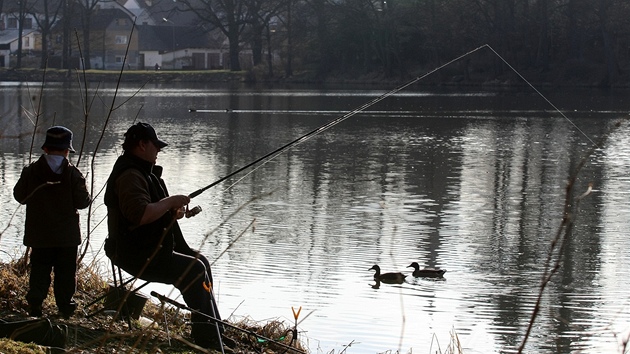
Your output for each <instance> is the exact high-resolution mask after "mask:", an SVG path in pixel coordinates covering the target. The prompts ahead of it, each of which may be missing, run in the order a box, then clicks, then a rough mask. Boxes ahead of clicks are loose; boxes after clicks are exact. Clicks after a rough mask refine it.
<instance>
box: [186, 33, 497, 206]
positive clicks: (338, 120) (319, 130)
mask: <svg viewBox="0 0 630 354" xmlns="http://www.w3.org/2000/svg"><path fill="white" fill-rule="evenodd" d="M486 46H487V45H483V46H481V47H477V48H475V49H473V50H471V51H469V52H467V53H466V54H463V55H460V56H458V57H457V58H455V59H452V60H450V61H448V62H447V63H445V64H442V65H440V66H438V67H437V68H435V69H433V70H431V71H429V72H427V73H425V74H424V75H421V76H418V77H416V78H414V79H412V80H410V81H409V82H407V83H404V84H402V85H400V86H398V87H396V88H394V89H393V90H390V91H388V92H386V93H384V94H382V95H380V96H378V97H376V98H374V99H372V100H371V101H368V102H367V103H364V104H363V105H361V106H359V107H357V108H355V109H353V110H352V111H350V112H348V113H346V114H344V115H342V116H341V117H338V118H336V119H334V120H332V121H330V122H328V123H326V124H324V125H322V126H320V127H318V128H316V129H313V130H312V131H310V132H308V133H306V134H304V135H302V136H300V137H299V138H297V139H295V140H293V141H291V142H289V143H287V144H285V145H283V146H281V147H279V148H277V149H275V150H273V151H271V152H269V153H267V154H266V155H264V156H262V157H260V158H258V159H256V160H254V161H252V162H250V163H248V164H247V165H245V166H243V167H240V168H238V169H237V170H235V171H233V172H230V173H229V174H227V175H225V176H223V177H221V178H219V179H218V180H216V181H214V182H212V183H210V184H209V185H207V186H205V187H202V188H199V189H198V190H196V191H194V192H192V193H190V194H189V195H188V197H189V198H191V199H192V198H194V197H196V196H198V195H199V194H201V193H203V192H205V191H206V190H208V189H210V188H212V187H214V186H216V185H217V184H219V183H221V182H223V181H225V180H226V179H228V178H230V177H232V176H234V175H236V174H238V173H240V172H242V171H244V170H246V169H248V168H250V167H252V166H254V165H256V164H257V163H259V162H261V161H265V160H271V159H272V158H274V157H275V156H277V155H279V154H280V153H282V152H283V151H284V150H286V149H288V148H290V147H292V146H295V145H298V144H300V143H303V142H304V141H306V140H308V139H310V138H312V137H313V136H315V135H317V134H319V133H322V132H324V131H326V130H328V129H330V128H332V127H333V126H335V125H337V124H339V123H341V122H343V121H344V120H346V119H348V118H350V117H352V116H354V115H355V114H357V113H359V112H361V111H364V110H365V109H367V108H369V107H371V106H373V105H375V104H376V103H378V102H380V101H382V100H384V99H385V98H387V97H389V96H392V95H394V94H396V93H398V92H400V91H401V90H403V89H405V88H407V87H409V86H411V85H413V84H415V83H416V82H418V81H420V80H422V79H424V78H426V77H427V76H429V75H431V74H433V73H435V72H437V71H439V70H441V69H442V68H444V67H446V66H448V65H450V64H452V63H454V62H456V61H458V60H460V59H462V58H464V57H466V56H468V55H470V54H472V53H474V52H476V51H478V50H480V49H482V48H485V47H486ZM188 111H189V112H203V111H205V110H203V109H195V108H191V109H189V110H188Z"/></svg>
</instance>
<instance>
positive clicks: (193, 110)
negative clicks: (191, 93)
mask: <svg viewBox="0 0 630 354" xmlns="http://www.w3.org/2000/svg"><path fill="white" fill-rule="evenodd" d="M188 112H197V110H196V109H194V108H188Z"/></svg>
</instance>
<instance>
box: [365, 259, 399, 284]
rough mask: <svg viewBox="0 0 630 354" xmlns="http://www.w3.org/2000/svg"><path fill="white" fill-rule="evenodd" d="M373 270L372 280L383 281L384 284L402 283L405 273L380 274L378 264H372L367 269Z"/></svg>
mask: <svg viewBox="0 0 630 354" xmlns="http://www.w3.org/2000/svg"><path fill="white" fill-rule="evenodd" d="M372 269H373V270H375V271H376V273H374V280H376V282H377V283H378V282H383V283H386V284H402V283H403V282H404V281H405V277H406V275H404V274H403V273H383V274H381V267H379V266H378V265H376V264H375V265H373V266H372V268H370V269H369V270H372Z"/></svg>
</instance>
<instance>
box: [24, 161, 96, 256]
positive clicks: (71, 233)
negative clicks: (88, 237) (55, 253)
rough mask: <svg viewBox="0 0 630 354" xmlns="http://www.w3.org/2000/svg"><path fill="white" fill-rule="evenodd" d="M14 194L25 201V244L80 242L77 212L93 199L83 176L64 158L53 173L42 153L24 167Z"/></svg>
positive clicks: (73, 243)
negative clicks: (61, 166)
mask: <svg viewBox="0 0 630 354" xmlns="http://www.w3.org/2000/svg"><path fill="white" fill-rule="evenodd" d="M13 197H14V198H15V200H17V201H18V202H19V203H20V204H26V225H25V229H24V245H25V246H28V247H39V248H44V247H72V246H78V245H79V244H81V231H80V225H79V213H78V211H77V209H84V208H86V207H87V206H88V205H90V202H91V201H92V199H91V197H90V193H89V192H88V191H87V187H86V184H85V178H84V177H83V175H82V174H81V172H80V171H79V170H78V169H77V168H76V167H75V166H74V165H72V164H71V163H70V162H69V161H68V160H67V159H64V162H63V172H62V173H61V174H56V173H54V172H53V171H52V170H51V169H50V166H48V162H47V161H46V158H45V157H44V156H43V155H42V156H41V157H40V158H39V159H38V160H37V161H35V162H33V163H32V164H30V165H28V166H26V167H24V169H23V170H22V174H21V175H20V179H19V180H18V182H17V184H16V185H15V187H14V188H13Z"/></svg>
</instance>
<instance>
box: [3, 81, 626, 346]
mask: <svg viewBox="0 0 630 354" xmlns="http://www.w3.org/2000/svg"><path fill="white" fill-rule="evenodd" d="M93 86H94V87H91V88H90V91H89V93H88V95H84V94H81V92H80V90H79V89H78V88H76V87H71V88H67V87H63V86H62V85H56V84H50V85H48V86H47V87H46V88H45V89H44V90H40V88H39V87H38V86H37V84H24V83H22V84H11V83H3V84H1V85H0V101H1V102H2V103H3V104H2V112H1V114H2V116H1V125H0V165H1V172H0V177H1V178H2V186H1V190H0V203H1V204H0V205H1V209H2V213H3V215H4V216H3V217H2V218H1V219H0V230H2V238H1V239H0V249H1V250H2V252H1V253H0V255H1V257H2V259H3V260H6V259H10V258H15V257H18V256H19V255H21V253H22V252H23V251H24V248H23V246H21V237H22V232H23V222H24V215H23V214H24V208H23V207H19V205H18V204H17V203H16V202H15V201H14V200H13V198H12V188H13V186H14V184H15V182H16V181H17V178H18V177H19V173H20V171H21V169H22V167H23V166H24V165H25V164H26V163H28V161H29V160H30V159H31V158H29V156H30V154H29V151H30V148H31V143H32V140H31V139H32V131H33V124H32V122H33V121H35V120H36V119H38V121H39V126H40V128H39V129H38V131H37V134H36V136H35V139H34V147H33V154H32V156H33V157H32V159H36V158H37V156H38V155H39V154H40V153H41V150H40V146H41V143H42V142H43V135H44V132H45V129H46V128H47V127H48V126H50V125H52V124H63V125H66V126H68V127H70V128H71V129H72V130H73V131H74V132H75V139H74V147H75V148H76V149H77V150H79V149H81V148H82V147H83V152H84V153H83V154H75V155H73V156H72V157H71V159H72V161H73V162H74V163H78V164H79V167H80V168H81V169H82V170H83V172H84V173H85V174H86V175H87V176H88V180H89V181H90V183H91V185H92V186H93V191H94V195H96V200H95V202H94V204H93V207H92V209H91V210H90V211H89V213H90V218H88V211H84V212H82V223H83V225H82V227H83V230H84V231H85V234H86V237H85V238H87V230H90V236H89V240H90V242H89V245H88V247H87V255H86V262H92V261H94V262H96V263H97V264H98V266H99V267H100V268H101V269H102V270H103V272H107V270H108V269H109V267H110V266H109V264H108V262H107V259H106V258H105V256H104V252H103V251H102V243H103V240H104V238H105V236H106V234H107V230H106V226H105V223H104V222H103V220H104V219H105V218H106V210H105V207H104V205H103V195H102V194H103V193H102V190H103V186H104V184H105V180H106V178H107V176H108V174H109V172H110V169H111V167H112V165H113V162H114V161H115V159H116V157H117V156H118V155H119V154H120V153H121V148H120V144H121V143H122V135H123V133H124V131H125V130H126V129H127V128H128V126H129V125H131V124H132V123H133V122H134V120H141V121H147V122H150V123H151V124H152V125H153V126H154V127H156V129H157V131H158V134H159V135H160V137H161V138H162V139H164V140H166V141H168V142H169V143H170V145H169V146H168V147H167V148H166V149H164V151H163V152H161V153H160V155H159V157H158V163H159V164H162V165H164V166H165V179H166V181H167V183H168V185H169V188H170V192H171V194H180V193H181V194H190V193H192V192H193V191H195V190H197V189H199V188H201V187H204V186H206V185H208V184H210V183H212V182H214V181H216V180H218V179H219V178H221V177H222V176H225V175H227V174H228V173H230V172H231V171H234V170H236V169H237V168H239V167H241V166H245V165H247V164H248V163H250V162H252V161H254V160H256V159H258V158H259V157H261V156H264V155H265V154H267V153H269V152H271V151H274V150H275V149H277V148H279V147H281V146H283V145H285V144H287V143H289V142H291V141H293V140H294V139H296V138H298V137H300V136H302V135H304V134H307V133H308V132H311V131H313V130H314V129H316V128H318V127H320V126H322V125H324V124H326V123H327V122H331V121H333V120H334V119H337V118H339V117H342V116H344V115H345V114H347V113H349V112H351V111H353V110H354V109H356V108H358V107H361V106H362V105H363V104H366V103H367V102H370V101H372V100H373V99H375V98H376V97H379V96H380V95H382V94H384V93H386V92H388V90H390V89H392V87H375V86H370V87H351V88H350V87H301V86H294V87H266V88H259V87H246V86H241V85H227V84H226V85H183V84H171V85H153V84H148V85H146V86H144V87H142V88H140V86H139V85H138V86H134V85H130V84H127V85H126V86H124V87H122V88H121V89H120V90H118V93H117V96H116V101H115V103H114V109H112V110H111V114H109V112H110V109H109V107H110V105H111V102H112V98H113V97H114V93H115V92H116V90H115V88H114V87H113V86H112V85H101V86H100V87H96V85H93ZM542 95H544V97H543V96H541V95H540V94H538V93H536V92H534V91H533V90H531V89H523V90H519V91H497V90H494V91H493V90H481V89H471V88H452V89H438V88H426V87H410V88H407V89H405V90H403V91H401V92H399V93H398V94H396V95H394V96H391V97H388V98H386V99H384V100H383V101H381V102H379V103H377V104H375V105H372V106H370V107H368V108H367V109H365V110H362V111H361V112H358V113H357V114H355V115H352V116H351V117H349V118H347V119H345V120H343V121H342V122H340V123H339V124H337V125H334V126H333V127H331V128H330V129H328V130H326V131H325V132H322V133H321V134H317V135H315V136H313V137H312V138H311V139H308V140H307V141H304V142H302V143H301V144H299V145H297V146H294V147H292V148H291V149H288V150H286V151H284V152H283V153H282V154H280V155H278V156H276V157H275V158H273V159H271V160H270V161H267V162H266V163H260V164H257V165H255V166H254V168H250V169H247V170H246V171H243V172H242V173H240V174H238V175H236V176H234V177H233V178H230V179H228V180H227V181H225V182H223V183H221V184H219V185H217V186H215V187H213V188H210V189H209V190H207V191H206V192H204V193H202V194H201V195H199V196H198V197H196V198H194V199H193V201H192V205H199V206H201V207H202V209H203V212H202V213H201V214H199V215H197V216H196V217H194V218H191V219H183V220H182V222H181V225H182V228H183V230H184V234H185V235H186V237H187V239H188V240H189V243H190V244H191V245H192V246H194V247H197V248H200V249H201V250H202V252H203V253H204V254H205V255H206V256H208V258H209V259H210V260H211V262H214V265H213V273H214V274H215V278H216V279H215V280H216V284H215V291H216V293H217V297H218V301H219V305H220V309H221V311H222V314H223V316H224V317H228V316H233V317H232V318H233V319H236V320H237V319H240V318H243V317H248V318H251V319H252V320H254V321H267V320H269V319H280V320H283V321H286V322H287V324H289V325H291V324H293V322H294V320H293V315H292V310H291V308H292V307H294V308H295V309H297V308H299V307H300V306H301V307H302V311H301V315H300V318H299V320H300V321H301V322H300V323H299V330H300V336H301V339H302V340H303V341H304V342H305V343H307V344H308V346H309V349H310V351H311V352H312V353H332V352H334V353H339V352H342V351H345V352H346V353H383V352H388V351H393V352H395V351H400V352H401V353H410V352H413V353H435V352H436V351H438V352H446V351H447V346H448V345H449V344H450V341H451V338H452V336H453V335H456V336H457V338H458V339H459V342H460V344H461V346H462V348H463V352H465V353H507V352H514V351H516V348H518V346H519V345H520V343H521V342H522V340H523V337H524V334H525V331H526V328H527V325H528V322H529V319H530V316H531V312H532V309H533V306H534V304H535V301H536V298H537V296H538V293H539V289H540V286H541V279H542V274H543V272H544V269H545V264H546V260H547V258H548V256H549V252H550V249H551V246H552V240H553V239H554V238H555V237H556V234H558V232H559V230H560V226H561V222H562V215H563V208H564V200H565V189H566V184H567V179H568V178H569V176H571V175H572V174H573V173H574V171H575V169H576V167H578V165H579V164H580V162H581V161H582V160H583V158H584V157H585V156H586V153H587V152H588V151H589V150H590V149H591V148H592V147H593V146H594V143H597V144H599V145H598V146H599V148H598V149H596V151H595V152H594V153H593V154H592V155H590V156H588V157H587V158H586V160H584V161H585V165H584V167H583V168H582V170H581V171H580V173H579V174H578V178H577V180H576V183H575V185H574V189H573V192H572V196H571V200H572V203H573V205H574V206H575V205H576V204H577V202H576V201H575V198H577V196H579V195H580V194H582V193H583V192H585V191H586V190H587V186H588V184H589V183H591V182H592V183H593V191H592V193H591V194H590V195H588V196H587V197H585V198H583V199H582V200H581V201H580V202H579V205H577V206H578V208H577V209H576V210H574V213H573V214H572V215H573V217H574V219H573V220H574V221H575V222H574V224H573V225H572V228H571V229H570V232H569V234H568V237H567V238H566V242H564V243H562V245H563V247H562V250H563V254H562V256H561V257H560V261H559V264H560V267H559V268H558V270H557V273H556V274H555V275H554V276H553V278H552V280H551V282H550V283H549V285H548V287H547V288H546V290H545V291H544V293H543V296H542V302H541V310H540V315H539V316H538V318H537V319H536V322H535V324H534V326H533V329H532V333H531V334H530V336H529V340H528V342H527V345H526V347H525V350H524V352H527V353H578V352H579V353H621V352H623V347H622V343H623V342H624V341H627V340H628V336H629V333H630V311H629V307H630V303H629V299H630V298H629V297H628V284H629V283H630V253H629V252H628V251H627V249H626V248H625V246H626V244H627V239H628V236H627V234H628V226H629V224H630V205H629V204H630V196H629V190H630V179H629V177H628V167H629V166H630V134H628V126H627V124H626V123H623V124H622V125H621V126H620V127H619V128H617V129H613V127H614V124H615V122H617V120H618V119H620V118H626V117H627V114H628V112H629V111H630V107H629V106H630V101H628V100H627V97H628V92H627V91H622V92H603V91H596V90H584V91H579V90H565V89H556V90H553V91H548V92H547V91H542ZM40 97H41V98H42V100H41V105H40V104H39V102H40ZM86 97H87V100H86ZM84 101H86V102H88V103H89V104H90V109H89V110H90V114H89V119H88V126H87V129H86V130H85V132H86V133H85V134H84V123H83V122H84V118H83V117H84V114H83V111H84V110H83V107H84V104H83V103H82V102H84ZM38 107H40V108H38ZM554 107H556V108H558V109H559V111H560V112H559V111H557V110H556V109H555V108H554ZM191 108H193V109H197V110H198V111H197V112H189V109H191ZM38 109H39V111H40V112H41V114H40V115H37V114H36V112H37V111H38ZM108 116H109V119H108V118H107V117H108ZM107 119H108V124H107V127H106V129H105V131H104V134H103V135H102V139H101V132H102V130H103V127H104V123H105V121H106V120H107ZM611 129H613V130H612V131H611ZM603 136H607V137H608V140H607V141H606V142H605V143H604V144H600V143H599V139H600V138H601V137H603ZM83 141H84V143H83ZM95 151H96V153H95ZM79 156H80V160H79ZM88 219H89V222H88ZM561 235H564V232H561ZM556 250H557V248H556ZM556 255H557V253H555V254H554V255H553V256H552V259H554V260H555V259H557V256H556ZM413 261H416V262H419V263H420V264H421V265H423V266H424V265H426V266H431V267H439V268H443V269H446V270H447V272H446V274H445V277H444V279H438V280H435V279H433V280H431V279H415V278H413V277H411V276H408V277H407V279H406V282H405V283H403V284H397V285H391V284H380V286H376V283H375V282H374V280H373V272H372V271H370V270H369V268H370V267H372V265H374V264H379V265H380V266H381V268H382V269H383V271H385V272H389V271H402V272H404V273H405V274H410V273H411V268H407V266H408V265H409V264H410V263H411V262H413ZM151 286H153V287H154V289H157V290H159V291H160V292H163V293H166V294H170V295H171V296H173V297H176V296H177V294H176V293H174V292H171V289H170V288H168V287H164V286H159V285H153V284H152V285H151ZM147 292H148V291H147ZM626 351H627V349H626Z"/></svg>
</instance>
